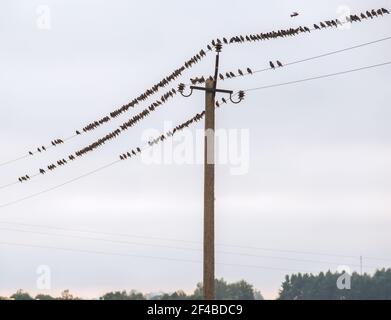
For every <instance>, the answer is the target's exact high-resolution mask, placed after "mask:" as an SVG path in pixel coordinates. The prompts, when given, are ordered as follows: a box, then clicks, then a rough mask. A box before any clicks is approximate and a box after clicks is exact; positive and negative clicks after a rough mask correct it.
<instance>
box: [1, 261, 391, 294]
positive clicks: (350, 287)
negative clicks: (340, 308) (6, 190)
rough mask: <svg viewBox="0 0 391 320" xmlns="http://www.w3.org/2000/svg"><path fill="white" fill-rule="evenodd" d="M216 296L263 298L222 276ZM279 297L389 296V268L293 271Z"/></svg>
mask: <svg viewBox="0 0 391 320" xmlns="http://www.w3.org/2000/svg"><path fill="white" fill-rule="evenodd" d="M215 286H216V299H218V300H263V297H262V295H261V293H260V292H259V291H257V290H256V289H255V288H254V287H253V285H251V284H249V283H247V282H246V281H244V280H242V281H239V282H234V283H227V282H226V281H225V280H224V279H218V280H216V281H215ZM202 291H203V287H202V284H201V283H199V284H198V285H197V287H196V289H195V290H194V292H193V293H192V294H186V293H185V292H184V291H182V290H179V291H176V292H174V293H159V294H143V293H141V292H138V291H135V290H131V291H125V290H124V291H114V292H108V293H106V294H104V295H102V296H101V297H99V298H98V299H99V300H147V299H148V300H199V299H202V296H203V295H202ZM1 299H14V300H80V299H81V298H79V297H77V296H74V295H72V294H71V293H70V292H69V290H65V291H63V292H62V293H61V295H60V296H59V297H52V296H50V295H44V294H39V295H37V296H35V297H32V296H31V295H30V294H28V293H27V292H24V291H22V290H18V291H17V292H16V293H14V294H13V295H11V296H10V297H9V298H6V297H0V300H1ZM277 299H278V300H375V299H376V300H391V269H381V270H377V271H376V272H375V273H374V274H373V275H370V274H367V273H365V274H363V275H360V274H358V273H353V274H352V275H348V274H346V273H345V274H343V273H337V272H335V273H332V272H330V271H328V272H325V273H324V272H321V273H319V274H316V275H315V274H307V273H305V274H302V273H298V274H292V275H287V276H286V277H285V281H284V282H283V283H282V285H281V289H280V291H279V295H278V297H277Z"/></svg>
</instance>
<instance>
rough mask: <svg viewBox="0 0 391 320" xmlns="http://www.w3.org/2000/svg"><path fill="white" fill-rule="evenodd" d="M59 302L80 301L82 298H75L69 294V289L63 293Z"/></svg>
mask: <svg viewBox="0 0 391 320" xmlns="http://www.w3.org/2000/svg"><path fill="white" fill-rule="evenodd" d="M59 300H80V298H77V297H74V296H73V294H71V293H70V292H69V290H68V289H66V290H64V291H63V292H61V296H60V298H59Z"/></svg>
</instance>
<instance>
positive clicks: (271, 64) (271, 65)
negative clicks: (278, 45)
mask: <svg viewBox="0 0 391 320" xmlns="http://www.w3.org/2000/svg"><path fill="white" fill-rule="evenodd" d="M269 64H270V67H271V68H272V69H275V68H276V67H275V66H274V63H273V62H271V61H269Z"/></svg>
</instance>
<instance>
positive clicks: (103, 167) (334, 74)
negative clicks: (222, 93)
mask: <svg viewBox="0 0 391 320" xmlns="http://www.w3.org/2000/svg"><path fill="white" fill-rule="evenodd" d="M389 64H391V61H389V62H384V63H380V64H375V65H369V66H365V67H361V68H356V69H350V70H345V71H341V72H336V73H330V74H325V75H321V76H317V77H311V78H305V79H300V80H295V81H289V82H284V83H279V84H273V85H268V86H262V87H256V88H249V89H246V90H244V91H245V92H251V91H255V90H263V89H269V88H274V87H281V86H287V85H291V84H297V83H301V82H309V81H312V80H318V79H324V78H329V77H333V76H339V75H343V74H348V73H353V72H358V71H362V70H367V69H371V68H377V67H381V66H386V65H389ZM200 115H202V113H201V114H197V115H196V116H195V117H193V118H192V119H195V118H197V117H198V116H200ZM201 117H202V116H201ZM189 121H190V120H188V121H187V122H185V123H183V124H182V125H180V126H177V127H180V130H182V129H184V128H185V127H186V126H184V124H186V123H188V122H189ZM178 130H179V129H178ZM171 135H172V134H171ZM165 138H166V137H165ZM157 141H159V139H157ZM154 143H156V141H154V142H153V144H154ZM150 146H152V145H151V144H150V145H149V147H150ZM140 151H141V150H140ZM121 160H123V159H121ZM121 160H117V161H113V162H111V163H109V164H107V165H104V166H102V167H99V168H97V169H95V170H92V171H89V172H87V173H86V174H84V175H81V176H79V177H76V178H74V179H71V180H68V181H66V182H64V183H62V184H59V185H56V186H54V187H51V188H49V189H45V190H43V191H40V192H37V193H34V194H32V195H29V196H27V197H24V198H21V199H17V200H14V201H11V202H8V203H5V204H2V205H0V208H5V207H8V206H11V205H14V204H17V203H19V202H22V201H25V200H28V199H31V198H34V197H37V196H39V195H41V194H44V193H47V192H50V191H53V190H55V189H58V188H60V187H62V186H64V185H67V184H70V183H72V182H75V181H77V180H80V179H82V178H84V177H86V176H89V175H92V174H94V173H96V172H98V171H101V170H104V169H106V168H108V167H111V166H113V165H114V164H116V163H118V162H120V161H121Z"/></svg>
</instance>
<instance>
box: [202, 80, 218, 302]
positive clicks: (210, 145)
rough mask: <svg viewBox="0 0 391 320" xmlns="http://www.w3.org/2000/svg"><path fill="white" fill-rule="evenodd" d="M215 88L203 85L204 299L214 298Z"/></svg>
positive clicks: (210, 84)
mask: <svg viewBox="0 0 391 320" xmlns="http://www.w3.org/2000/svg"><path fill="white" fill-rule="evenodd" d="M215 87H216V80H207V81H206V84H205V89H206V90H208V91H206V94H205V137H204V139H205V144H204V299H205V300H214V296H215V288H214V287H215V283H214V282H215V252H214V251H215V234H214V233H215V229H214V223H215V221H214V218H215V217H214V205H215V204H214V202H215V190H214V187H215V161H214V143H215V91H214V90H215ZM209 90H213V91H209Z"/></svg>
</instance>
